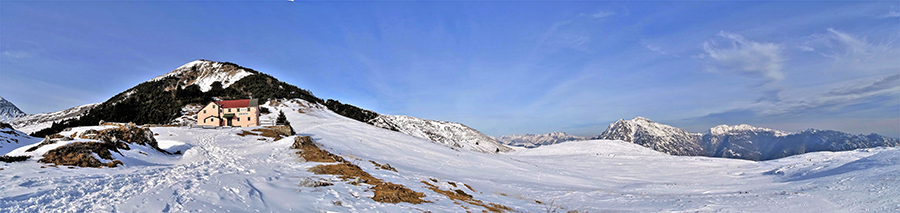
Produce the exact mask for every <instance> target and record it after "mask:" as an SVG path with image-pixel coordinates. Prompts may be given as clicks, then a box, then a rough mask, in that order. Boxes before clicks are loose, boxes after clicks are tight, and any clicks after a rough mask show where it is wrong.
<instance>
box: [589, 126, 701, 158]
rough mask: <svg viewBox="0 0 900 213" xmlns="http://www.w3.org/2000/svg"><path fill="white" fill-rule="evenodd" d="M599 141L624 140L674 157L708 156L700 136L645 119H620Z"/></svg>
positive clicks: (604, 132)
mask: <svg viewBox="0 0 900 213" xmlns="http://www.w3.org/2000/svg"><path fill="white" fill-rule="evenodd" d="M597 138H598V139H604V140H622V141H626V142H632V143H635V144H638V145H642V146H645V147H648V148H651V149H653V150H656V151H660V152H664V153H667V154H672V155H687V156H697V155H706V152H705V151H704V150H703V147H702V146H701V144H700V134H693V133H690V132H688V131H685V130H683V129H679V128H675V127H672V126H669V125H665V124H660V123H656V122H653V121H651V120H650V119H647V118H643V117H635V118H634V119H631V120H623V119H620V120H618V121H616V122H615V123H612V124H610V125H609V127H607V128H606V130H605V131H603V133H602V134H600V136H598V137H597Z"/></svg>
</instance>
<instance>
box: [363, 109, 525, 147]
mask: <svg viewBox="0 0 900 213" xmlns="http://www.w3.org/2000/svg"><path fill="white" fill-rule="evenodd" d="M369 123H370V124H372V125H374V126H377V127H381V128H384V129H389V130H394V131H398V132H402V133H404V134H408V135H411V136H413V137H418V138H424V139H428V140H431V141H433V142H435V143H439V144H443V145H444V146H447V147H451V148H461V149H467V150H473V151H479V152H486V153H494V152H508V151H512V148H509V147H507V146H504V145H503V144H500V143H499V142H497V140H494V138H492V137H490V136H487V135H485V134H483V133H481V132H479V131H478V130H475V129H472V128H470V127H468V126H466V125H463V124H461V123H454V122H448V121H435V120H428V119H421V118H416V117H411V116H405V115H378V117H376V118H375V119H372V120H371V121H369Z"/></svg>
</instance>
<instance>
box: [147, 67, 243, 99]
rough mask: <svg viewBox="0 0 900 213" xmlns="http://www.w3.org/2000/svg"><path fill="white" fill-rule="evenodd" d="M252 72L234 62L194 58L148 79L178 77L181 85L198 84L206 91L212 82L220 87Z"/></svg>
mask: <svg viewBox="0 0 900 213" xmlns="http://www.w3.org/2000/svg"><path fill="white" fill-rule="evenodd" d="M253 74H254V73H253V72H251V71H248V70H246V69H243V68H241V67H239V66H237V65H235V64H231V63H225V62H215V61H209V60H196V61H192V62H189V63H187V64H184V65H181V67H178V68H176V69H175V70H172V72H169V73H166V74H164V75H160V76H158V77H156V78H153V79H151V80H150V81H159V80H162V79H165V78H168V77H177V78H179V80H178V82H179V83H181V84H182V85H183V86H182V87H186V86H190V85H194V84H196V85H198V86H200V91H203V92H206V91H209V89H211V88H212V84H213V82H216V81H218V82H221V83H222V88H226V87H228V86H231V84H233V83H234V82H237V81H238V80H241V78H244V77H247V76H249V75H253Z"/></svg>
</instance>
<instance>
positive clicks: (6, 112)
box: [0, 97, 25, 121]
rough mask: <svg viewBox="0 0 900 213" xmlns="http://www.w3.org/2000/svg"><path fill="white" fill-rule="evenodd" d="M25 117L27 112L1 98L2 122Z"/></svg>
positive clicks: (0, 113) (0, 119)
mask: <svg viewBox="0 0 900 213" xmlns="http://www.w3.org/2000/svg"><path fill="white" fill-rule="evenodd" d="M22 116H25V112H22V110H20V109H19V107H16V105H15V104H13V103H12V102H9V101H7V100H6V99H4V98H3V97H0V121H5V120H9V119H14V118H18V117H22Z"/></svg>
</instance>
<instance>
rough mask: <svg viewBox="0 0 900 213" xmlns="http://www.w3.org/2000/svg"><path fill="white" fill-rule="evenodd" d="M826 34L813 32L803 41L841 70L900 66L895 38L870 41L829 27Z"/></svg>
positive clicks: (880, 68)
mask: <svg viewBox="0 0 900 213" xmlns="http://www.w3.org/2000/svg"><path fill="white" fill-rule="evenodd" d="M827 31H828V33H825V34H815V35H813V36H812V39H811V40H809V41H807V42H806V45H807V46H811V47H814V49H815V52H817V53H818V54H820V55H822V56H825V57H827V58H831V59H832V60H833V61H834V62H835V66H837V67H838V68H840V69H843V70H851V71H869V70H885V69H896V68H898V66H900V62H898V61H897V57H896V56H897V54H898V53H900V50H898V48H897V45H896V40H887V41H884V42H870V41H868V40H867V39H866V38H864V37H860V36H857V35H853V34H851V33H848V32H843V31H839V30H836V29H833V28H828V29H827Z"/></svg>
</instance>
